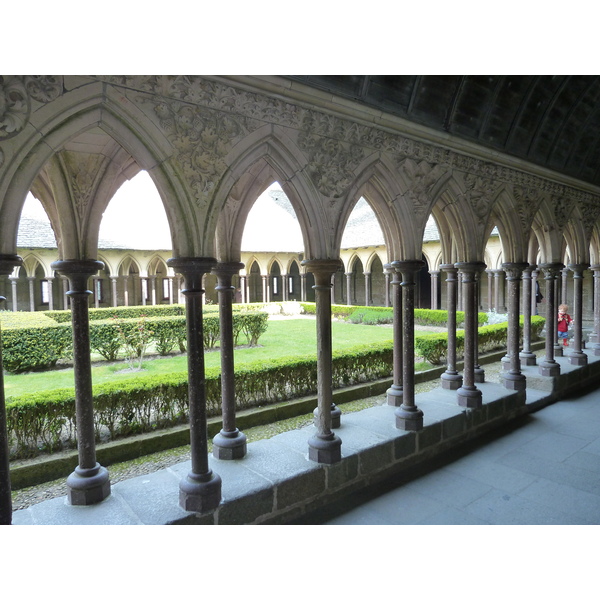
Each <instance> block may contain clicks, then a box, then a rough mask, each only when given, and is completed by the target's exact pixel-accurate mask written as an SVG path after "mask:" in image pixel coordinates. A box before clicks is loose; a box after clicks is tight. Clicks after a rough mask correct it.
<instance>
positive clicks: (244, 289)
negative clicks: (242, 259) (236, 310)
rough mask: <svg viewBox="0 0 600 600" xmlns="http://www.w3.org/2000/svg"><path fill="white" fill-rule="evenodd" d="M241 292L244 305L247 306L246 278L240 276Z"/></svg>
mask: <svg viewBox="0 0 600 600" xmlns="http://www.w3.org/2000/svg"><path fill="white" fill-rule="evenodd" d="M240 291H241V292H242V304H247V302H248V300H247V297H248V295H247V290H246V276H245V275H241V276H240Z"/></svg>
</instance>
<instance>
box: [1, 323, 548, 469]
mask: <svg viewBox="0 0 600 600" xmlns="http://www.w3.org/2000/svg"><path fill="white" fill-rule="evenodd" d="M543 325H544V319H543V318H542V317H532V339H537V337H538V336H539V333H540V330H541V329H542V327H543ZM506 331H507V324H506V323H501V324H498V325H489V326H486V327H481V328H480V329H479V350H480V352H485V351H489V350H493V349H497V348H499V347H500V348H503V347H506ZM457 337H458V340H457V342H458V344H457V345H458V346H459V351H458V352H457V354H458V355H459V356H460V355H461V354H462V341H461V340H464V334H463V333H462V332H458V336H457ZM415 348H416V353H417V355H419V356H424V355H426V356H427V357H428V358H427V360H429V361H430V362H434V363H435V362H439V361H440V360H441V358H442V357H443V356H445V353H446V352H447V336H446V335H442V334H440V335H428V336H422V337H417V338H416V339H415ZM316 366H317V365H316V360H315V359H314V358H305V359H281V360H276V361H270V362H269V363H264V362H261V363H257V364H253V365H243V366H240V367H238V368H237V369H236V378H235V395H236V405H237V409H238V410H241V409H247V408H252V407H255V406H261V405H265V404H273V403H276V402H280V401H284V400H289V399H293V398H296V397H301V396H305V395H308V394H313V393H315V392H316V390H317V369H316ZM392 369H393V345H392V342H385V343H379V344H370V345H365V346H359V347H356V348H354V349H351V350H349V351H348V350H347V351H345V352H334V354H333V370H332V378H333V386H334V387H335V388H339V387H344V386H348V385H352V384H355V383H359V382H364V381H373V380H377V379H380V378H383V377H389V376H391V374H392ZM205 381H206V395H207V415H208V416H216V415H219V414H220V412H221V398H220V372H219V369H218V368H214V369H207V370H206V380H205ZM94 407H95V410H94V419H95V428H96V437H97V439H98V441H107V440H110V439H117V438H120V437H125V436H128V435H132V434H136V433H141V432H147V431H152V430H154V429H158V428H163V427H169V426H172V425H176V424H180V423H185V422H187V419H188V405H187V377H186V375H185V374H183V373H181V374H173V375H157V376H154V377H150V376H145V377H138V378H134V379H128V380H126V381H123V382H115V383H105V384H100V385H97V386H94ZM7 420H8V431H9V442H10V451H11V456H12V457H13V458H24V457H30V456H36V455H38V454H40V453H42V452H52V451H56V450H60V449H64V448H69V447H74V446H75V445H76V432H75V400H74V396H73V390H69V389H63V390H55V391H51V392H39V393H37V394H29V395H27V396H22V397H21V398H19V399H17V400H15V399H10V398H8V399H7Z"/></svg>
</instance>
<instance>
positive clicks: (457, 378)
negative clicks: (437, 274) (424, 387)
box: [440, 264, 463, 390]
mask: <svg viewBox="0 0 600 600" xmlns="http://www.w3.org/2000/svg"><path fill="white" fill-rule="evenodd" d="M440 269H441V270H442V271H444V272H445V273H446V289H447V296H448V300H447V304H448V321H447V328H448V354H447V359H446V371H445V372H444V373H442V375H441V377H440V379H441V380H442V388H443V389H445V390H457V389H458V388H459V387H460V386H461V385H462V381H463V378H462V375H460V374H459V372H458V371H457V370H456V301H457V295H458V290H457V283H458V279H457V277H456V275H457V270H456V268H455V267H454V265H452V264H447V265H440Z"/></svg>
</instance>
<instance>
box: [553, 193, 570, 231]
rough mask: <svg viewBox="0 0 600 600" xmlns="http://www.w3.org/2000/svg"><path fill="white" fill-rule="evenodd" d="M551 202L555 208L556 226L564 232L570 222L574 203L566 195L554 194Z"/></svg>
mask: <svg viewBox="0 0 600 600" xmlns="http://www.w3.org/2000/svg"><path fill="white" fill-rule="evenodd" d="M550 202H551V206H552V208H553V213H554V221H555V224H556V227H557V228H558V231H561V232H562V231H564V229H565V227H566V226H567V223H568V222H569V215H570V214H571V211H572V210H573V205H572V204H571V202H570V201H569V200H568V199H567V198H565V197H564V196H552V197H551V198H550Z"/></svg>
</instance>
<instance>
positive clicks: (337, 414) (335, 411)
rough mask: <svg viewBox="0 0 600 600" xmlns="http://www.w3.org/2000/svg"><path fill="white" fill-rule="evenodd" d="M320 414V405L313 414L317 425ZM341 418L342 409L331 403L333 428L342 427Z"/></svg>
mask: <svg viewBox="0 0 600 600" xmlns="http://www.w3.org/2000/svg"><path fill="white" fill-rule="evenodd" d="M318 414H319V407H318V406H317V408H315V410H313V415H314V418H315V425H316V420H317V418H318ZM341 418H342V411H341V410H340V409H339V407H337V406H336V405H335V404H334V403H333V402H332V403H331V429H339V428H340V425H341Z"/></svg>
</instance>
